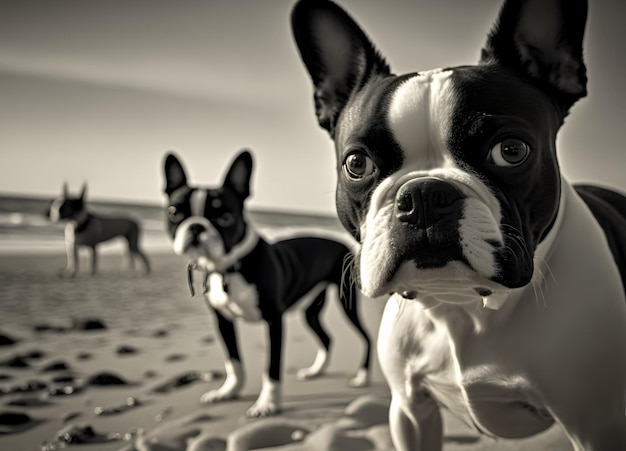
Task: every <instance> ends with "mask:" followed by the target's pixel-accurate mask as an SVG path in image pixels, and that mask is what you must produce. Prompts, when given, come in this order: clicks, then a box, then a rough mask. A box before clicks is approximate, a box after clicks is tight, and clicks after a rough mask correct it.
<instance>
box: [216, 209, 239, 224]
mask: <svg viewBox="0 0 626 451" xmlns="http://www.w3.org/2000/svg"><path fill="white" fill-rule="evenodd" d="M215 221H216V222H217V225H219V226H220V227H230V226H231V225H233V224H234V223H235V217H234V216H233V214H232V213H231V212H229V211H227V212H225V213H223V214H222V215H221V216H219V217H218V218H217V219H216V220H215Z"/></svg>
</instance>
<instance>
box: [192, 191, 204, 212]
mask: <svg viewBox="0 0 626 451" xmlns="http://www.w3.org/2000/svg"><path fill="white" fill-rule="evenodd" d="M206 197H207V192H206V190H204V189H197V190H195V191H193V192H192V193H191V198H190V199H189V203H190V206H191V216H204V207H205V206H206Z"/></svg>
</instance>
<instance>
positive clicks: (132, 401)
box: [94, 396, 143, 416]
mask: <svg viewBox="0 0 626 451" xmlns="http://www.w3.org/2000/svg"><path fill="white" fill-rule="evenodd" d="M142 405H143V403H142V402H140V401H139V400H138V399H137V398H135V397H133V396H129V397H128V398H126V401H124V404H122V405H121V406H115V407H100V406H98V407H96V408H95V409H94V413H95V414H96V415H103V416H107V415H117V414H120V413H124V412H127V411H128V410H130V409H135V408H137V407H140V406H142Z"/></svg>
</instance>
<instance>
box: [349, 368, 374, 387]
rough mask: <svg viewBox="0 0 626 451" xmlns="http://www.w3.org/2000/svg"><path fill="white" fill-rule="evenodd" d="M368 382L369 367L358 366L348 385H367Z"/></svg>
mask: <svg viewBox="0 0 626 451" xmlns="http://www.w3.org/2000/svg"><path fill="white" fill-rule="evenodd" d="M369 384H370V370H369V368H359V370H358V371H357V372H356V374H355V376H354V377H353V378H352V379H350V387H355V388H358V387H367V386H368V385H369Z"/></svg>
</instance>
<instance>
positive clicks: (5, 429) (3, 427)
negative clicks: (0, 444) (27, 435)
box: [0, 411, 41, 435]
mask: <svg viewBox="0 0 626 451" xmlns="http://www.w3.org/2000/svg"><path fill="white" fill-rule="evenodd" d="M40 423H41V420H34V419H33V418H31V416H30V415H28V414H25V413H22V412H11V411H4V412H0V435H2V434H14V433H16V432H23V431H25V430H27V429H30V428H31V427H33V426H36V425H38V424H40Z"/></svg>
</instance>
